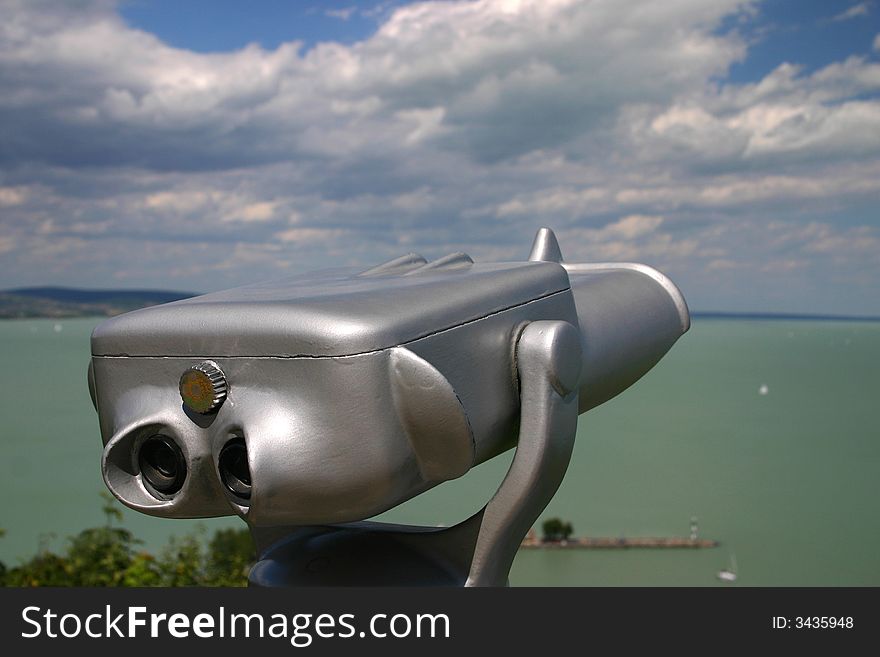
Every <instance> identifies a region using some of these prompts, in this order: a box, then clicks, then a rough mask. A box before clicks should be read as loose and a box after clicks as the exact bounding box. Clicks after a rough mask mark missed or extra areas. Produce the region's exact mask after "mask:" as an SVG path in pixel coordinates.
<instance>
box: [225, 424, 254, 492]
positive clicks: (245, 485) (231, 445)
mask: <svg viewBox="0 0 880 657" xmlns="http://www.w3.org/2000/svg"><path fill="white" fill-rule="evenodd" d="M218 469H219V470H220V479H221V480H222V481H223V485H224V486H226V488H228V489H229V491H230V492H231V493H232V494H233V495H235V496H237V497H241V498H243V499H246V500H248V499H250V497H251V471H250V469H249V468H248V458H247V446H246V445H245V442H244V438H235V439H233V440H230V441H229V442H228V443H226V444H225V445H224V446H223V449H222V450H220V461H219V463H218Z"/></svg>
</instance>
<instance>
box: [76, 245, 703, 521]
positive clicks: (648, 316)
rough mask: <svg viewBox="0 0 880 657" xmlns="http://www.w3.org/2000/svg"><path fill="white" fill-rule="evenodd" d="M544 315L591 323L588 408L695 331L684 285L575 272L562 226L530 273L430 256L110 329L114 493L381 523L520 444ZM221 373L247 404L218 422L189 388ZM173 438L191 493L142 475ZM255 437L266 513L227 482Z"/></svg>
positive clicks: (106, 335) (295, 282)
mask: <svg viewBox="0 0 880 657" xmlns="http://www.w3.org/2000/svg"><path fill="white" fill-rule="evenodd" d="M544 320H550V321H556V322H564V323H567V324H570V325H571V326H574V327H576V328H578V329H579V335H580V341H581V348H580V350H579V351H580V354H577V351H578V350H574V351H573V354H574V355H575V357H576V358H578V359H579V361H580V363H579V364H580V367H579V372H580V374H579V378H578V383H577V391H578V404H577V409H578V412H584V411H586V410H588V409H589V408H592V407H594V406H596V405H598V404H600V403H602V402H604V401H606V400H607V399H610V398H611V397H613V396H614V395H616V394H618V393H619V392H621V391H622V390H624V389H625V388H627V387H628V386H629V385H631V384H632V383H633V382H635V381H636V380H638V378H639V377H641V376H642V375H643V374H644V373H645V372H647V371H648V370H649V369H650V368H651V367H652V366H653V365H654V364H655V363H656V362H657V361H658V360H659V359H660V358H661V357H662V356H663V355H664V354H665V353H666V351H667V350H668V349H669V348H670V347H671V346H672V344H673V343H674V342H675V341H676V340H677V338H678V337H679V336H680V335H681V334H682V333H683V332H684V331H686V330H687V328H688V325H689V319H688V312H687V306H686V305H685V302H684V299H683V298H682V296H681V294H680V293H679V291H678V289H677V288H676V287H675V286H674V285H673V284H672V283H671V282H670V281H669V280H668V279H667V278H666V277H665V276H663V275H662V274H660V273H659V272H657V271H656V270H653V269H651V268H649V267H646V266H644V265H632V264H600V265H572V264H568V263H563V262H562V261H561V254H560V253H559V247H558V244H556V240H555V237H553V234H552V232H550V231H549V230H547V229H542V231H540V232H539V234H538V238H537V239H536V242H535V246H534V247H533V250H532V255H531V256H530V261H527V262H516V263H489V264H475V263H473V262H472V261H471V260H470V258H468V257H467V256H465V255H464V254H451V255H450V256H447V257H446V258H441V259H440V260H438V261H434V262H433V263H426V262H425V260H424V259H423V258H421V257H420V256H417V255H414V254H410V255H407V256H403V257H402V258H398V259H397V260H394V261H391V262H390V263H385V264H384V265H380V266H378V267H374V268H373V269H370V270H367V271H366V272H358V271H355V270H339V269H337V270H329V271H326V272H319V273H317V274H312V275H308V276H303V277H295V278H288V279H283V280H280V281H274V282H270V283H263V284H259V285H250V286H245V287H240V288H236V289H233V290H227V291H224V292H218V293H214V294H208V295H204V296H201V297H196V298H193V299H186V300H183V301H177V302H174V303H170V304H165V305H163V306H156V307H153V308H147V309H144V310H139V311H135V312H132V313H127V314H125V315H121V316H119V317H115V318H112V319H109V320H107V321H106V322H104V323H102V324H101V325H100V326H98V327H97V328H96V329H95V331H94V333H93V336H92V355H93V358H92V365H91V368H90V387H91V388H92V390H93V399H94V401H95V405H96V408H97V410H98V416H99V421H100V428H101V434H102V437H103V441H104V445H105V447H104V452H103V458H102V472H103V475H104V479H105V481H106V483H107V486H108V487H109V488H110V490H111V491H112V492H113V493H114V495H116V496H117V497H118V498H119V499H120V500H121V501H122V502H123V503H124V504H126V505H128V506H130V507H132V508H134V509H137V510H139V511H142V512H144V513H148V514H151V515H155V516H164V517H180V518H182V517H188V518H191V517H206V516H219V515H229V514H238V515H240V516H242V517H243V518H244V519H245V520H246V521H247V522H248V524H250V525H251V527H254V528H259V527H273V526H281V525H284V526H289V525H316V524H327V523H343V522H350V521H356V520H362V519H365V518H369V517H371V516H373V515H376V514H378V513H381V512H383V511H385V510H387V509H390V508H392V507H394V506H396V505H397V504H400V503H401V502H403V501H405V500H407V499H409V498H411V497H413V496H415V495H417V494H419V493H421V492H423V491H424V490H426V489H428V488H430V487H432V486H434V485H436V484H438V483H441V482H443V481H447V480H450V479H454V478H456V477H459V476H461V475H462V474H464V473H465V472H467V471H468V470H469V469H470V468H471V467H473V466H474V465H476V464H478V463H481V462H483V461H485V460H487V459H489V458H492V457H493V456H495V455H497V454H499V453H500V452H503V451H504V450H506V449H509V448H510V447H513V446H514V445H515V443H516V440H517V431H518V428H519V426H520V420H521V418H520V389H519V380H518V376H519V374H518V370H517V362H516V356H515V354H516V344H517V339H518V337H519V335H520V334H521V333H522V331H523V329H524V328H525V327H526V326H528V325H529V324H530V323H533V322H539V321H544ZM205 360H210V361H213V362H214V363H216V364H217V366H218V367H219V368H220V369H221V370H222V372H223V373H224V375H225V377H226V381H227V384H228V391H227V398H226V400H225V402H224V403H223V405H222V406H221V407H220V408H219V410H218V411H217V412H216V413H214V414H209V415H199V414H195V413H192V412H190V411H188V410H187V409H186V407H184V405H183V404H182V403H181V399H180V396H179V394H178V389H177V383H178V380H179V378H180V375H181V373H182V372H184V371H185V370H186V369H187V368H189V367H192V366H193V365H195V364H198V363H200V362H202V361H205ZM155 434H161V435H165V436H168V437H170V438H171V439H173V440H174V441H175V442H176V443H177V444H178V445H179V446H180V448H181V449H182V451H183V453H184V456H185V458H186V463H187V477H186V480H185V482H184V484H183V486H182V488H181V489H180V490H179V491H178V492H177V493H175V494H174V495H170V496H168V495H162V494H159V493H157V492H156V491H155V490H152V489H151V488H150V487H149V485H148V484H147V483H146V482H144V481H143V478H142V477H141V476H140V473H139V471H138V458H137V454H138V449H139V447H140V445H141V444H142V443H143V442H144V441H145V440H146V439H147V438H149V437H150V436H152V435H155ZM235 438H243V439H244V441H245V443H246V446H247V455H248V456H247V458H248V465H249V470H250V474H251V478H252V490H251V495H250V498H249V499H248V500H244V499H241V498H238V497H237V496H235V495H234V494H233V493H231V492H230V491H229V490H228V489H227V488H226V487H225V486H224V485H223V484H222V483H221V478H220V474H219V472H218V457H219V454H220V451H221V449H222V448H223V446H224V445H226V444H227V443H228V442H229V441H230V440H232V439H235ZM554 490H555V489H554Z"/></svg>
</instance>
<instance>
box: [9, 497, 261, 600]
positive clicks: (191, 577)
mask: <svg viewBox="0 0 880 657" xmlns="http://www.w3.org/2000/svg"><path fill="white" fill-rule="evenodd" d="M102 497H103V499H104V504H103V505H102V511H103V512H104V516H105V518H106V524H105V525H104V526H103V527H95V528H91V529H85V530H83V531H81V532H80V533H79V534H77V535H76V536H73V537H71V538H69V539H68V541H67V547H66V549H65V550H64V551H63V553H62V554H55V553H53V552H51V551H50V550H49V549H48V548H46V547H41V549H40V550H39V551H38V553H37V555H36V556H34V557H32V558H31V559H29V560H28V561H26V562H25V563H23V564H21V565H19V566H15V567H12V568H7V567H6V566H5V565H4V564H3V563H2V562H0V585H4V586H244V585H245V584H246V583H247V573H248V571H249V570H250V567H251V565H252V564H253V563H254V561H255V560H256V556H255V553H254V546H253V543H252V541H251V537H250V533H249V532H248V531H247V529H221V530H218V531H217V532H215V533H214V535H213V536H212V537H211V539H210V540H209V541H207V543H206V541H205V537H204V534H205V531H204V528H200V529H199V530H197V531H195V532H193V533H191V534H188V535H186V536H183V537H180V538H172V539H171V540H170V541H169V543H168V545H166V546H165V548H164V549H163V550H162V551H161V552H160V555H159V556H158V557H156V556H154V555H152V554H150V553H148V552H145V551H143V550H142V549H140V547H139V546H140V545H141V544H142V541H140V540H138V539H137V538H135V537H134V535H133V534H132V533H131V532H130V531H128V530H127V529H123V528H121V527H116V526H114V523H116V522H121V520H122V512H121V511H120V510H119V508H118V506H117V505H116V504H117V503H116V502H115V500H114V499H113V498H112V497H111V496H109V495H106V494H104V495H102ZM0 536H2V530H0Z"/></svg>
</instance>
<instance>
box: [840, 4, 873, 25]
mask: <svg viewBox="0 0 880 657" xmlns="http://www.w3.org/2000/svg"><path fill="white" fill-rule="evenodd" d="M870 12H871V3H870V2H859V3H857V4H854V5H853V6H852V7H850V8H849V9H846V10H844V11H842V12H840V13H839V14H837V15H836V16H834V18H833V19H832V20H834V21H848V20H851V19H853V18H858V17H859V16H867V15H868V14H869V13H870Z"/></svg>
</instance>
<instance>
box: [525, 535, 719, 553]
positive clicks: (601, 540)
mask: <svg viewBox="0 0 880 657" xmlns="http://www.w3.org/2000/svg"><path fill="white" fill-rule="evenodd" d="M718 545H719V543H718V541H713V540H710V539H707V538H687V537H684V536H644V537H633V538H626V537H620V538H612V537H594V538H589V537H584V538H570V539H568V540H564V541H541V540H531V541H530V540H529V539H528V537H526V539H525V540H524V541H523V542H522V545H521V546H520V547H523V548H527V549H546V550H576V549H587V550H605V549H621V548H713V547H718Z"/></svg>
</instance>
